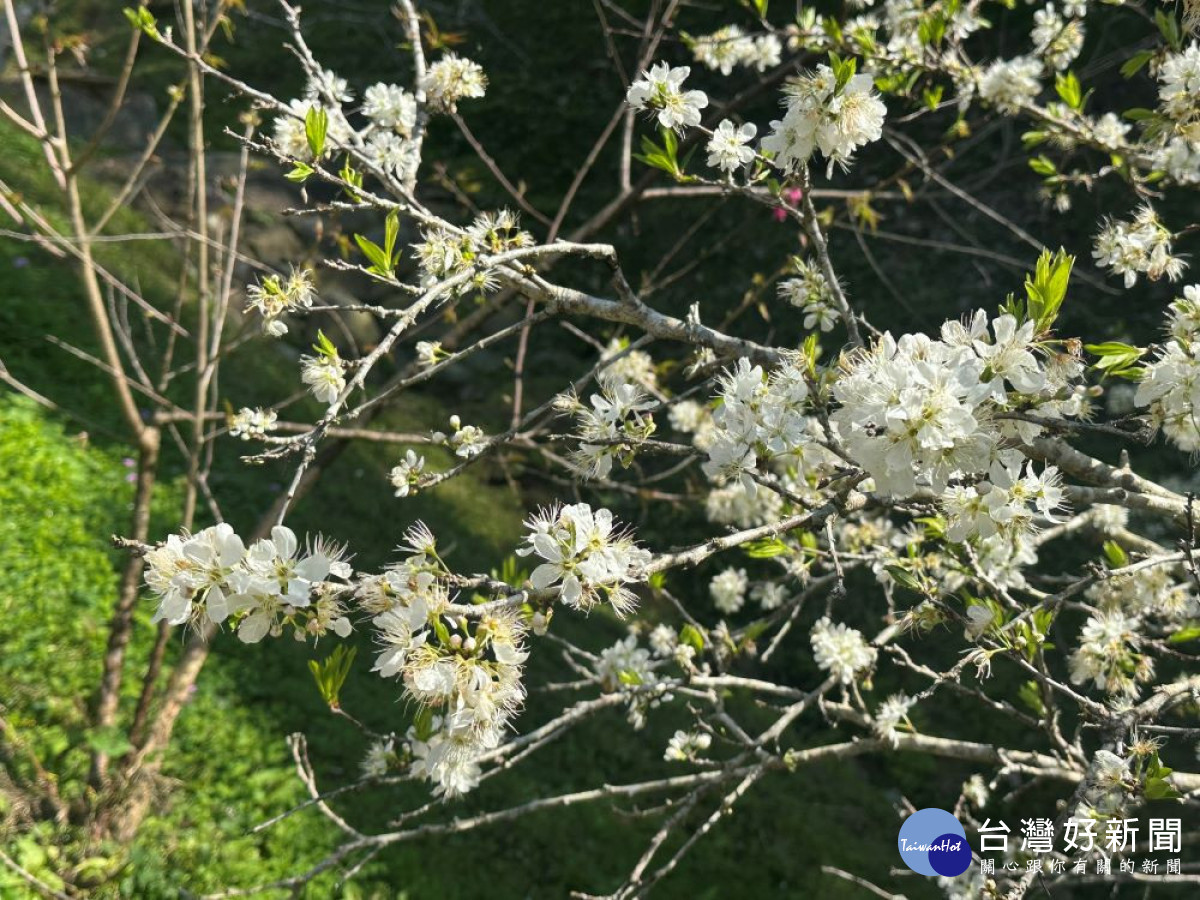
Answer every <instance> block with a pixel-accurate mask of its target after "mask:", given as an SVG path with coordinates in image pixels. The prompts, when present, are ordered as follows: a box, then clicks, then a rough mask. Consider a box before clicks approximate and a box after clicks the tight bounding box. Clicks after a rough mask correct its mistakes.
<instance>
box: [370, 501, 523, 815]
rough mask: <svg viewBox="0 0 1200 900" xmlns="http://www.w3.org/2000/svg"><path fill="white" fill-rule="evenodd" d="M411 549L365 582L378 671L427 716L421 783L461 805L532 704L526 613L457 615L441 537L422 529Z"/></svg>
mask: <svg viewBox="0 0 1200 900" xmlns="http://www.w3.org/2000/svg"><path fill="white" fill-rule="evenodd" d="M406 540H407V542H408V543H407V545H406V546H407V548H408V549H409V550H410V551H411V553H410V554H409V555H408V556H407V557H406V558H405V559H404V560H402V561H401V562H400V563H398V564H396V565H393V566H392V567H390V568H389V569H387V570H385V571H384V572H383V573H382V574H380V575H374V576H368V577H364V578H362V579H360V582H359V585H358V587H357V590H356V599H357V601H358V605H359V606H360V607H361V608H362V609H363V610H364V611H366V612H368V613H371V614H372V615H373V618H372V620H371V622H372V625H373V627H374V629H375V633H376V640H377V641H378V642H379V645H380V650H379V654H378V656H377V658H376V660H375V666H374V668H373V671H375V672H378V673H379V675H380V677H382V678H399V679H400V680H401V682H402V683H403V685H404V695H405V697H406V698H407V699H410V700H412V701H414V702H415V703H416V704H417V705H418V706H419V708H420V710H421V712H420V713H419V714H418V716H417V725H416V727H415V730H414V732H413V734H412V735H410V737H412V738H413V740H412V751H413V756H414V757H415V761H414V764H413V768H412V774H414V775H417V776H418V777H425V778H427V779H429V780H430V781H432V782H434V783H435V784H436V785H437V788H436V790H435V793H437V794H439V795H446V796H455V795H457V794H461V793H464V792H465V791H467V790H469V789H470V788H471V787H473V786H474V784H475V782H476V779H477V778H478V774H479V767H478V762H477V760H478V758H479V756H480V755H481V754H482V753H484V752H486V751H488V750H491V749H493V748H495V747H497V746H498V745H499V744H500V742H501V741H502V740H503V738H504V735H505V732H506V730H507V728H508V726H509V723H510V722H511V720H512V718H513V717H514V716H515V715H516V713H517V712H518V710H519V709H520V708H521V704H522V703H523V702H524V699H525V688H524V685H523V684H522V681H521V676H522V666H523V664H524V662H525V659H526V657H527V655H528V654H527V653H526V651H525V649H524V640H525V634H526V630H527V629H526V625H525V623H524V621H523V620H522V618H521V614H520V611H519V610H516V609H513V608H511V607H507V606H503V605H500V606H497V607H495V608H493V609H490V610H489V611H488V612H485V613H484V614H482V615H480V616H477V617H472V618H468V617H466V616H463V615H455V614H454V611H453V610H452V609H451V597H450V594H449V591H448V589H447V587H446V584H445V580H444V576H445V575H446V574H447V573H446V571H445V568H444V566H443V565H442V563H441V561H440V559H439V558H438V556H437V547H436V540H435V539H434V537H433V535H432V534H431V533H430V531H429V529H427V528H425V527H424V526H423V525H420V524H418V525H416V526H413V528H411V529H409V531H408V532H407V534H406Z"/></svg>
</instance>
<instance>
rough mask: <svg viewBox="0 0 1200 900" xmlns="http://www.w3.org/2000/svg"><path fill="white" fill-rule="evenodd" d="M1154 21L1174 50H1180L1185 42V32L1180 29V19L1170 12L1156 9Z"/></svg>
mask: <svg viewBox="0 0 1200 900" xmlns="http://www.w3.org/2000/svg"><path fill="white" fill-rule="evenodd" d="M1154 22H1155V24H1156V25H1158V30H1159V31H1160V32H1161V33H1162V36H1163V38H1164V39H1165V40H1166V42H1167V43H1168V44H1170V45H1171V49H1172V50H1179V48H1180V45H1181V44H1182V43H1183V32H1181V31H1180V30H1179V21H1178V20H1177V19H1176V18H1175V17H1174V16H1173V15H1171V14H1170V13H1168V12H1165V11H1163V10H1161V9H1156V10H1155V11H1154Z"/></svg>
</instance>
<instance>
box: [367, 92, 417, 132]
mask: <svg viewBox="0 0 1200 900" xmlns="http://www.w3.org/2000/svg"><path fill="white" fill-rule="evenodd" d="M362 114H363V115H364V116H366V117H367V118H368V119H370V120H371V121H372V122H373V123H374V124H376V125H378V126H379V127H380V128H389V129H392V130H393V131H395V132H396V133H398V134H400V135H401V136H403V137H410V136H411V135H412V130H413V126H414V125H416V123H417V99H416V97H414V96H413V95H412V94H410V93H409V92H408V91H406V90H405V89H404V88H402V87H400V86H399V85H396V84H384V83H382V82H380V83H378V84H373V85H371V86H370V87H369V88H367V90H366V91H365V92H364V93H363V103H362Z"/></svg>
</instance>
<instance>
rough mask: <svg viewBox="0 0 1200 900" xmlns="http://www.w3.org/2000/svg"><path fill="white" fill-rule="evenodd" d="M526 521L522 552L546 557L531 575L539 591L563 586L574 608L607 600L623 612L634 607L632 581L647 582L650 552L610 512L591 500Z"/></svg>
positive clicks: (563, 594) (566, 601) (561, 591)
mask: <svg viewBox="0 0 1200 900" xmlns="http://www.w3.org/2000/svg"><path fill="white" fill-rule="evenodd" d="M525 524H526V526H527V527H528V528H529V530H530V533H529V536H528V537H527V538H526V546H524V547H522V548H520V549H518V550H517V553H518V554H519V555H521V556H529V555H530V554H536V555H537V556H538V557H539V558H540V559H542V560H543V562H542V563H541V564H540V565H538V567H537V568H536V569H534V570H533V574H532V575H531V576H530V578H529V580H530V583H531V584H532V585H533V588H534V589H535V590H539V591H541V590H545V589H547V588H549V587H551V586H553V585H556V584H561V588H560V589H559V597H560V599H561V600H562V602H563V603H564V604H566V605H567V606H569V607H572V608H573V609H579V610H584V611H587V610H589V609H592V608H593V607H595V606H596V605H598V604H600V603H603V602H607V603H609V604H611V605H612V607H613V609H614V610H615V611H616V612H617V613H618V614H621V615H624V614H625V613H627V612H629V611H630V610H632V609H633V607H634V606H635V605H636V603H637V598H636V596H635V595H634V594H633V592H632V591H631V590H629V588H628V587H627V585H629V584H631V583H633V582H636V581H639V580H641V578H642V574H641V570H642V568H643V567H644V566H645V565H646V564H647V563H648V562H649V561H650V554H649V553H648V552H647V551H646V550H643V549H641V548H640V547H638V546H637V545H636V544H635V543H634V541H633V538H632V537H631V536H630V534H629V533H628V532H625V531H621V530H617V528H616V523H615V522H614V520H613V516H612V513H611V512H610V511H609V510H607V509H597V510H593V509H592V508H591V507H590V506H589V505H588V504H586V503H575V504H572V505H569V506H562V507H558V506H555V507H551V508H549V509H542V510H540V511H539V512H538V513H537V514H536V515H534V516H531V517H530V518H529V519H528V520H527V521H526V523H525Z"/></svg>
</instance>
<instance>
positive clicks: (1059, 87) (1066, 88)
mask: <svg viewBox="0 0 1200 900" xmlns="http://www.w3.org/2000/svg"><path fill="white" fill-rule="evenodd" d="M1054 90H1055V91H1057V92H1058V96H1059V97H1061V98H1062V101H1063V103H1065V104H1067V106H1069V107H1071V109H1073V110H1075V111H1076V112H1079V111H1080V110H1081V109H1082V108H1083V89H1082V88H1080V86H1079V79H1078V78H1077V77H1075V73H1074V72H1066V73H1065V74H1064V73H1062V72H1060V73H1059V74H1058V75H1056V76H1055V78H1054Z"/></svg>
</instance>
